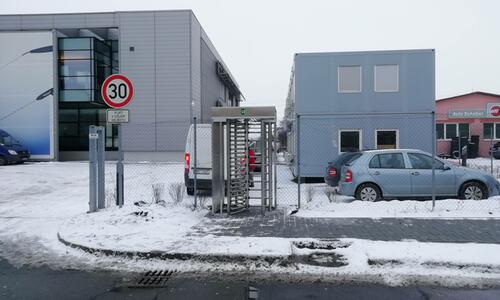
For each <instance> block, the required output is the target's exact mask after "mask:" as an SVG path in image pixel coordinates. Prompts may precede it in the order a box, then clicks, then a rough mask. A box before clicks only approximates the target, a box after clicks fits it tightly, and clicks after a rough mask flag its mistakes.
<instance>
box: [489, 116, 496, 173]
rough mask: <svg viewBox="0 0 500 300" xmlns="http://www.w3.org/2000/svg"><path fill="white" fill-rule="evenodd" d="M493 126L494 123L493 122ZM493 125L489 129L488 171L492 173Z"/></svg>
mask: <svg viewBox="0 0 500 300" xmlns="http://www.w3.org/2000/svg"><path fill="white" fill-rule="evenodd" d="M493 126H495V124H493ZM493 133H494V131H493V127H491V130H490V173H491V175H493Z"/></svg>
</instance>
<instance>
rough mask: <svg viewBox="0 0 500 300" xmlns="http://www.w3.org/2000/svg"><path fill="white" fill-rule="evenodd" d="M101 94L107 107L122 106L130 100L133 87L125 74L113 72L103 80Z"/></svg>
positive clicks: (132, 94)
mask: <svg viewBox="0 0 500 300" xmlns="http://www.w3.org/2000/svg"><path fill="white" fill-rule="evenodd" d="M101 95H102V99H103V100H104V102H106V104H107V105H108V106H109V107H112V108H123V107H125V106H127V105H128V104H129V103H130V101H131V100H132V97H133V96H134V87H133V86H132V82H131V81H130V79H128V78H127V77H126V76H125V75H121V74H114V75H111V76H109V77H108V78H106V80H104V83H103V84H102V88H101Z"/></svg>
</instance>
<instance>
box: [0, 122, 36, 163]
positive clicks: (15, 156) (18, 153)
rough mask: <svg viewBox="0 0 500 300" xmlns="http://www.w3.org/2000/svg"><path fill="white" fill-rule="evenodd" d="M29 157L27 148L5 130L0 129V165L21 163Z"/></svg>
mask: <svg viewBox="0 0 500 300" xmlns="http://www.w3.org/2000/svg"><path fill="white" fill-rule="evenodd" d="M29 158H30V153H29V151H28V149H26V148H25V147H24V146H23V145H21V143H19V142H18V141H17V140H15V139H14V138H13V137H12V136H11V135H10V134H8V133H7V132H6V131H4V130H1V129H0V165H6V164H22V163H24V162H25V161H27V160H28V159H29Z"/></svg>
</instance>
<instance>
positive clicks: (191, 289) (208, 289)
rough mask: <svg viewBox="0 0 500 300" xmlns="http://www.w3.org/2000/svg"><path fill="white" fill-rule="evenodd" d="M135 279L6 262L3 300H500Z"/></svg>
mask: <svg viewBox="0 0 500 300" xmlns="http://www.w3.org/2000/svg"><path fill="white" fill-rule="evenodd" d="M130 282H132V281H131V278H130V276H129V275H123V274H118V273H108V272H84V271H78V270H52V269H50V268H48V267H37V268H31V267H26V266H24V267H21V268H16V267H14V266H12V265H10V264H9V263H7V262H6V261H5V260H1V259H0V299H67V300H70V299H96V300H102V299H106V300H107V299H158V300H161V299H189V300H194V299H292V300H293V299H370V300H373V299H500V289H496V290H461V289H445V288H429V287H387V286H381V285H354V284H345V285H332V284H312V283H308V284H296V283H286V282H273V283H264V282H260V283H259V282H246V281H242V280H234V279H232V278H228V279H227V280H218V281H217V280H213V279H212V280H210V279H199V278H181V277H176V276H173V277H172V278H170V279H169V280H168V281H167V284H166V287H164V288H132V287H130Z"/></svg>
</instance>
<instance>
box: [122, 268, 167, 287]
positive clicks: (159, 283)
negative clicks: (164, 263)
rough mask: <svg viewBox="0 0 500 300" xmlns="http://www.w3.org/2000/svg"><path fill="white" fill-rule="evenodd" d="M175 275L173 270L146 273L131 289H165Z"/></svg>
mask: <svg viewBox="0 0 500 300" xmlns="http://www.w3.org/2000/svg"><path fill="white" fill-rule="evenodd" d="M172 274H174V271H171V270H154V271H147V272H146V273H144V274H143V275H142V276H141V277H139V279H138V280H137V281H135V283H134V284H132V285H130V286H129V287H144V288H157V287H165V286H166V285H167V281H168V280H169V279H170V277H171V276H172Z"/></svg>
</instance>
